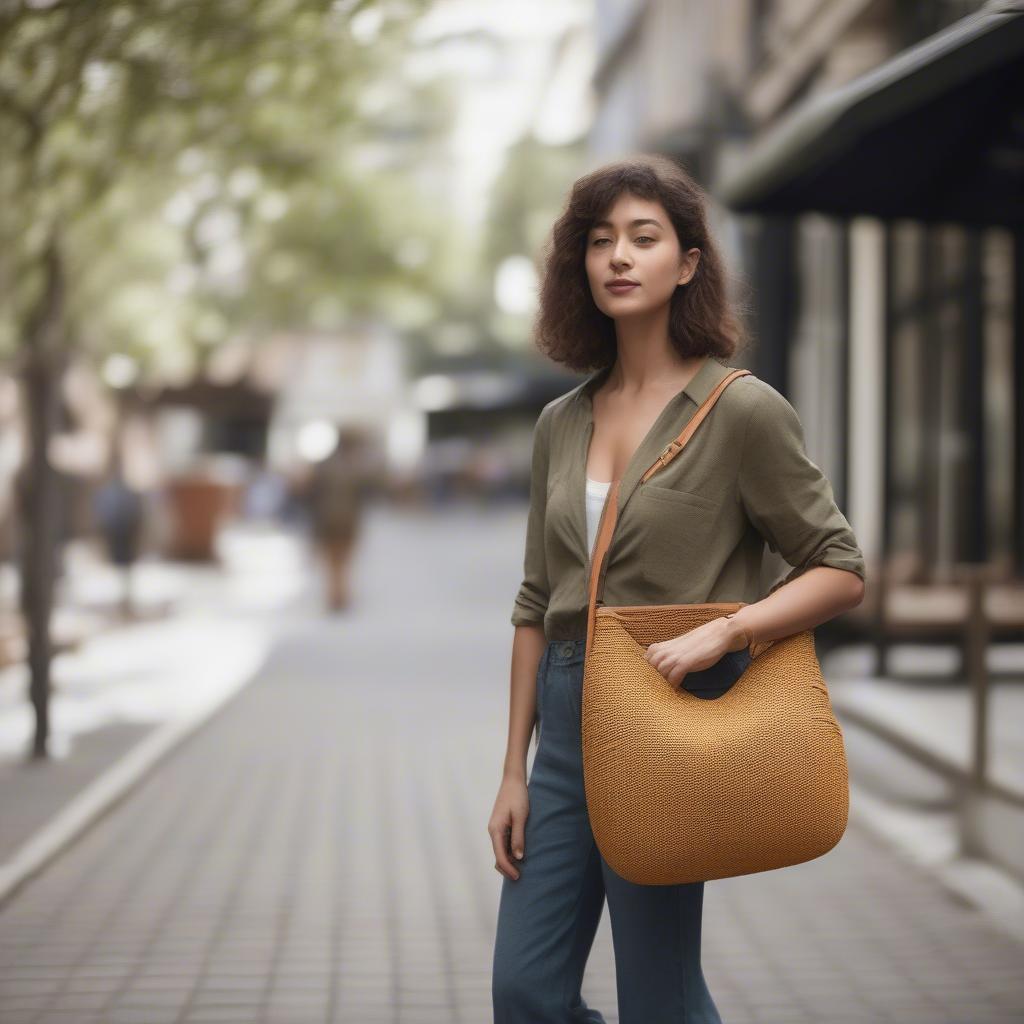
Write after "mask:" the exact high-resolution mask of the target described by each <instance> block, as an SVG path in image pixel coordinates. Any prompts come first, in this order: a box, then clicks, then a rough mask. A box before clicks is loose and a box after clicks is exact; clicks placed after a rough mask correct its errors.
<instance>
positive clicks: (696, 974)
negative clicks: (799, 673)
mask: <svg viewBox="0 0 1024 1024" xmlns="http://www.w3.org/2000/svg"><path fill="white" fill-rule="evenodd" d="M584 645H585V641H584V640H582V639H580V640H568V641H567V640H553V641H550V642H549V643H548V644H547V646H546V648H545V650H544V653H543V655H542V657H541V660H540V665H539V666H538V669H537V714H538V718H539V722H540V733H539V738H538V746H537V750H536V753H535V754H534V760H533V766H532V768H531V770H530V777H529V780H528V782H527V790H528V793H529V797H530V813H529V816H528V817H527V819H526V829H525V839H526V848H525V850H524V857H523V859H522V860H521V861H518V862H516V861H514V860H513V863H518V865H519V872H520V874H519V878H518V879H517V880H516V881H513V880H512V879H510V878H507V877H504V876H503V877H502V883H501V898H500V902H499V907H498V925H497V934H496V937H495V944H494V963H493V974H492V983H491V988H492V998H493V1003H494V1024H577V1022H590V1024H604V1021H605V1018H604V1016H603V1015H602V1014H601V1013H600V1011H598V1010H597V1009H594V1008H591V1007H589V1006H587V1004H586V1002H585V1001H584V999H583V998H582V996H581V994H580V986H581V984H582V981H583V971H584V968H585V966H586V962H587V957H588V955H589V953H590V949H591V946H592V944H593V941H594V935H595V933H596V931H597V926H598V923H599V922H600V919H601V912H602V910H603V907H604V902H605V898H606V897H607V900H608V912H609V915H610V917H611V928H612V941H613V945H614V948H615V978H616V984H617V988H618V1003H619V1006H618V1009H619V1022H620V1024H669V1022H672V1024H721V1017H720V1016H719V1014H718V1010H717V1009H716V1007H715V1003H714V1000H712V998H711V993H710V992H709V991H708V988H707V985H706V983H705V981H704V974H703V971H702V970H701V963H700V931H701V910H702V906H703V899H704V883H703V882H690V883H686V884H683V885H636V884H634V883H632V882H627V881H626V880H625V879H624V878H622V877H621V876H620V875H617V874H616V873H615V872H614V871H613V870H612V869H611V868H610V867H609V866H608V864H607V863H606V862H605V860H604V858H603V857H602V856H601V853H600V851H599V850H598V848H597V844H596V843H595V841H594V836H593V833H592V832H591V830H590V819H589V817H588V815H587V805H586V798H585V796H584V790H583V760H582V741H581V735H580V712H581V706H582V695H583V649H584ZM743 653H744V654H745V652H743ZM726 661H730V667H729V670H728V671H726V666H725V665H724V663H725V662H726ZM743 667H745V663H742V662H737V661H736V660H735V659H733V660H730V656H729V655H727V656H726V657H725V658H723V659H722V661H721V662H719V663H718V665H717V666H714V668H715V669H718V670H719V671H718V677H719V680H720V681H721V680H722V678H723V672H726V675H728V676H729V679H725V680H724V682H723V685H721V686H719V687H718V688H717V689H715V690H713V691H712V690H711V689H707V690H706V691H705V693H703V694H701V695H702V696H711V695H714V696H718V695H720V694H721V693H722V692H724V691H725V690H726V689H728V686H729V685H730V682H729V680H730V679H731V678H732V677H734V676H738V674H739V672H740V671H742V668H743ZM706 672H707V673H708V674H707V675H705V676H703V678H701V676H700V674H699V673H695V674H694V675H693V681H694V684H695V692H697V688H698V687H699V686H700V685H701V683H702V682H707V681H708V680H709V679H711V678H712V675H711V674H712V670H711V669H709V670H706ZM689 681H690V677H689V676H688V677H685V678H684V680H683V685H684V686H685V687H686V688H687V689H689V688H690V687H689V685H687V684H688V683H689ZM682 841H685V839H684V840H682Z"/></svg>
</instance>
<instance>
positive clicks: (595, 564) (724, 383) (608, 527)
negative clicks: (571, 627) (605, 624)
mask: <svg viewBox="0 0 1024 1024" xmlns="http://www.w3.org/2000/svg"><path fill="white" fill-rule="evenodd" d="M750 372H751V371H750V370H733V371H732V373H730V374H728V375H727V376H726V377H723V378H722V380H721V381H720V382H719V383H718V386H717V387H716V388H715V389H714V391H712V392H711V394H710V395H708V397H707V398H705V399H704V401H703V402H702V403H701V405H700V408H698V409H697V411H696V412H695V413H694V414H693V415H692V416H691V417H690V419H689V422H687V424H686V426H685V427H684V428H683V431H682V433H681V434H680V435H679V436H678V437H677V438H676V439H675V440H674V441H669V443H668V444H667V445H665V448H664V449H663V450H662V452H661V454H660V455H659V456H658V457H657V459H655V460H654V462H653V463H652V464H651V466H650V467H649V468H648V469H647V470H646V471H645V472H644V475H643V476H642V477H641V478H640V483H646V482H647V481H648V480H649V479H650V478H651V477H652V476H653V475H654V474H655V473H657V472H658V470H661V469H664V468H665V467H666V466H667V465H668V464H669V463H670V462H671V461H672V460H673V459H674V458H675V457H676V456H677V455H678V454H679V453H680V452H681V451H682V450H683V448H684V447H685V446H686V442H687V441H689V440H690V438H691V437H693V435H694V432H695V431H696V430H697V428H698V427H699V426H700V425H701V423H702V422H703V420H704V417H705V416H707V414H708V413H709V412H711V410H712V409H713V408H714V405H715V402H717V401H718V399H719V397H720V396H721V394H722V392H723V391H724V390H725V389H726V388H727V387H728V386H729V385H730V384H731V383H732V382H733V381H734V380H736V379H737V378H738V377H745V376H746V375H747V374H748V373H750ZM621 482H622V481H621V480H613V481H612V485H611V487H609V488H608V496H607V497H606V498H605V502H604V508H603V509H602V510H601V519H600V522H599V523H598V526H597V537H596V538H595V540H594V550H593V551H592V552H591V555H590V580H589V585H588V591H589V597H588V607H587V645H586V651H585V653H586V654H589V653H590V644H591V641H592V640H593V637H594V622H595V619H596V618H597V590H598V587H599V586H600V583H601V569H602V567H603V566H604V559H605V555H607V553H608V547H609V545H610V544H611V540H612V531H613V530H614V529H615V519H616V516H617V515H618V503H619V484H620V483H621Z"/></svg>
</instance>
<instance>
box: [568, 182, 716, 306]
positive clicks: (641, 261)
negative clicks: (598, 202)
mask: <svg viewBox="0 0 1024 1024" xmlns="http://www.w3.org/2000/svg"><path fill="white" fill-rule="evenodd" d="M699 259H700V250H699V249H690V250H688V251H687V252H685V253H684V252H682V250H681V248H680V244H679V238H678V236H677V235H676V232H675V229H674V228H673V227H672V222H671V220H669V216H668V214H667V213H666V212H665V208H664V207H663V206H662V205H661V203H659V202H657V200H651V199H639V198H637V197H636V196H632V195H628V194H623V195H621V196H619V198H618V199H617V200H616V201H615V204H614V205H613V206H612V208H611V210H610V211H609V212H608V213H607V214H606V215H605V217H603V218H602V219H601V220H600V221H598V222H597V223H595V224H594V225H593V227H591V229H590V232H589V234H588V235H587V259H586V264H587V277H588V279H589V281H590V291H591V294H592V295H593V296H594V301H595V302H596V303H597V308H598V309H600V310H601V312H602V313H605V314H607V315H608V316H610V317H612V318H613V319H616V320H618V319H620V318H621V317H629V316H638V315H644V314H649V313H651V312H653V311H655V310H657V309H660V308H661V307H662V306H664V305H666V304H667V303H668V301H669V300H670V299H671V298H672V293H673V292H674V291H675V290H676V287H677V286H678V285H680V284H685V283H686V282H687V281H689V280H690V278H691V277H692V276H693V274H694V271H696V269H697V262H698V260H699ZM617 278H625V279H627V280H629V281H634V282H636V283H635V285H634V286H633V287H625V288H622V289H618V290H617V289H614V288H609V282H611V281H614V280H616V279H617Z"/></svg>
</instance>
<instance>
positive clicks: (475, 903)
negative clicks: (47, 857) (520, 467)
mask: <svg viewBox="0 0 1024 1024" xmlns="http://www.w3.org/2000/svg"><path fill="white" fill-rule="evenodd" d="M522 528H523V510H521V509H509V510H507V511H497V512H494V513H491V514H484V513H476V514H472V513H465V512H464V513H461V514H459V515H456V516H454V517H449V518H445V517H426V518H422V519H414V518H412V517H411V516H410V515H408V514H407V515H395V514H389V515H387V516H379V517H378V518H376V519H374V520H373V521H372V522H371V523H370V524H369V530H368V535H367V541H366V545H365V547H364V549H363V550H362V551H361V552H360V563H359V571H358V574H357V579H358V580H359V583H360V589H359V604H358V606H357V607H356V608H354V609H353V610H352V612H351V614H350V615H346V616H342V617H338V618H332V617H329V616H327V615H325V614H323V613H321V612H320V611H319V610H318V609H317V607H316V596H317V592H316V590H315V588H311V590H310V592H309V593H308V594H307V595H306V596H305V597H304V598H303V599H302V601H300V602H299V603H298V604H297V605H296V606H295V607H294V608H293V609H291V611H290V613H289V617H288V620H287V622H286V623H285V624H284V628H283V632H282V637H283V639H282V640H281V641H280V642H279V643H278V644H277V645H276V647H275V648H274V650H273V653H272V655H271V657H270V658H269V660H268V662H267V663H266V664H265V665H264V666H263V668H262V669H261V671H260V672H259V674H258V676H257V677H256V679H255V680H254V681H253V682H252V684H251V685H250V686H249V687H248V688H247V689H245V690H244V691H242V693H241V694H239V695H238V696H237V697H236V698H234V699H233V700H232V701H231V702H230V703H229V704H228V705H227V706H226V707H224V708H223V709H222V710H221V711H220V712H219V713H218V714H217V715H216V716H215V717H214V718H213V719H212V720H211V721H210V722H208V723H207V724H206V725H205V726H204V727H203V728H202V729H201V731H200V732H198V733H197V734H196V735H194V736H193V737H191V738H190V739H189V740H187V741H186V742H185V743H184V744H183V745H182V746H181V747H180V748H178V749H177V750H176V751H175V752H174V753H173V754H171V755H170V756H169V757H168V758H167V759H166V760H165V761H164V762H162V763H161V764H160V765H159V766H158V767H157V768H156V769H155V771H154V772H153V773H152V774H151V775H150V776H148V777H147V779H146V780H145V781H144V782H143V783H142V784H141V785H140V786H139V787H138V788H137V789H136V790H134V791H133V792H132V793H131V795H130V796H129V797H128V798H126V799H125V800H124V801H122V802H121V803H120V804H119V805H117V806H116V807H115V808H113V809H112V811H111V812H110V813H109V814H107V815H106V816H105V817H104V818H103V819H102V820H100V821H99V822H97V823H96V824H95V825H94V827H93V828H91V829H90V830H89V831H88V832H87V833H86V834H85V835H84V836H83V837H82V838H81V839H80V840H79V841H78V842H77V843H76V844H75V845H74V846H73V847H72V848H70V849H69V850H68V851H66V852H65V853H64V854H62V855H61V856H60V857H59V858H58V859H57V860H55V861H54V862H53V863H52V864H51V865H50V866H49V867H48V868H47V869H46V870H45V871H44V872H43V873H42V874H40V875H39V876H37V877H36V878H35V879H33V880H31V881H30V882H29V883H27V884H26V885H25V886H24V887H23V888H22V889H21V890H20V891H19V892H18V893H17V894H16V895H15V897H14V898H13V899H12V901H11V902H10V903H9V904H8V905H7V906H6V907H5V908H4V909H3V911H2V912H0V1021H2V1024H56V1022H63V1024H97V1022H102V1024H186V1022H187V1024H213V1022H228V1021H238V1022H265V1024H307V1022H309V1024H334V1022H347V1024H348V1022H351V1024H375V1022H385V1021H386V1022H395V1024H435V1022H436V1024H441V1022H444V1024H485V1022H487V1021H490V1020H491V1009H490V967H491V953H492V949H493V934H494V922H495V914H496V910H497V899H498V892H499V888H500V876H499V875H498V873H497V872H496V871H495V870H494V866H493V855H492V853H491V850H490V843H489V839H488V837H487V834H486V825H487V818H488V816H489V814H490V810H491V806H492V803H493V800H494V795H495V793H496V790H497V784H498V781H499V775H500V768H501V759H502V755H503V751H504V742H505V733H506V727H507V700H508V652H509V645H510V642H511V630H512V627H511V626H510V625H508V623H507V617H508V613H509V610H510V595H511V594H512V593H513V592H514V588H515V586H516V585H517V583H518V579H517V575H518V569H519V559H520V557H521V555H520V550H521V536H522ZM417 558H419V561H418V562H417V561H416V559H417ZM1022 953H1024V950H1022V949H1021V948H1020V947H1018V946H1016V945H1015V944H1014V943H1013V942H1012V941H1010V940H1008V939H1006V938H1004V937H1003V936H1002V935H1001V934H1000V933H998V932H996V931H995V930H994V929H992V928H991V927H990V926H989V924H988V923H987V921H986V920H985V918H984V917H983V916H982V915H981V914H980V913H979V912H978V911H976V910H974V909H972V908H971V907H969V906H967V905H964V904H962V903H961V902H959V901H958V900H957V899H955V898H953V897H951V896H950V895H949V894H948V893H947V892H946V890H944V889H943V888H941V887H940V886H939V885H938V884H937V883H936V882H934V881H933V880H932V879H931V878H930V877H929V876H928V875H926V874H923V873H922V872H921V871H920V869H918V868H917V867H915V866H913V865H911V864H910V863H908V862H906V861H905V860H904V859H903V858H902V857H901V856H900V855H898V854H897V853H895V852H894V851H892V850H891V849H890V848H889V847H888V846H886V845H885V844H884V843H883V842H882V841H880V840H879V839H876V838H875V836H874V835H873V834H872V833H869V832H866V831H865V830H863V829H862V828H861V827H859V826H855V825H852V824H851V826H850V828H849V829H848V831H847V834H846V835H845V836H844V838H843V840H842V842H841V843H840V844H839V846H838V847H836V849H835V850H834V851H832V853H830V854H829V855H828V856H826V857H823V858H819V859H818V860H816V861H813V862H811V863H809V864H806V865H801V866H799V867H795V868H790V869H785V870H782V871H775V872H769V873H765V874H763V875H756V876H747V877H743V878H737V879H728V880H723V881H718V882H710V883H708V885H707V887H706V892H705V909H704V943H703V961H704V965H705V972H706V975H707V978H708V982H709V985H710V987H711V991H712V993H713V994H714V996H715V999H716V1002H717V1003H718V1005H719V1008H720V1010H721V1012H722V1015H723V1019H724V1020H725V1021H727V1022H728V1024H746V1022H751V1024H753V1022H787V1024H800V1022H824V1021H828V1022H835V1024H840V1022H841V1024H846V1022H849V1024H863V1022H897V1021H898V1022H902V1024H911V1022H914V1024H918V1022H919V1024H987V1022H992V1024H995V1022H1002V1024H1010V1022H1017V1021H1020V1020H1022V1019H1024V986H1022V982H1021V963H1022V962H1024V956H1022ZM584 995H585V997H586V998H587V1000H588V1002H589V1003H590V1005H592V1006H596V1007H598V1008H599V1009H601V1010H602V1011H603V1012H604V1013H605V1015H606V1018H607V1020H608V1021H609V1022H610V1024H611V1022H615V1021H617V1020H618V1016H617V1014H616V1010H615V980H614V966H613V949H612V944H611V932H610V928H609V922H608V917H607V914H605V915H604V917H603V918H602V921H601V926H600V929H599V932H598V936H597V940H596V942H595V945H594V949H593V951H592V954H591V959H590V962H589V964H588V969H587V974H586V978H585V983H584Z"/></svg>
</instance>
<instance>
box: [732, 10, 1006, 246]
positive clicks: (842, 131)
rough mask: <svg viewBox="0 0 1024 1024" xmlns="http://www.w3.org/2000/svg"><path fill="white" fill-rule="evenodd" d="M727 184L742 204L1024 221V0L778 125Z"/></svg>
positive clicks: (961, 26)
mask: <svg viewBox="0 0 1024 1024" xmlns="http://www.w3.org/2000/svg"><path fill="white" fill-rule="evenodd" d="M741 163H742V166H741V167H740V168H739V169H738V170H737V171H736V172H735V173H732V174H730V175H728V176H727V177H726V178H725V180H723V181H721V182H719V184H718V186H717V187H716V188H715V190H714V191H715V194H716V195H717V197H718V198H719V199H720V200H721V201H722V202H723V203H724V204H725V205H726V206H728V207H730V208H731V209H733V210H734V211H736V212H737V213H765V214H769V213H780V214H796V213H804V212H809V211H820V212H822V213H826V214H831V215H837V216H856V215H861V214H864V215H870V216H876V217H881V218H885V219H891V218H897V217H908V218H914V219H919V220H925V221H951V222H959V223H975V224H989V225H995V224H1002V225H1008V226H1018V227H1019V226H1021V225H1024V0H999V2H992V0H990V2H989V3H987V4H985V6H984V7H982V8H981V9H980V10H979V11H977V12H975V13H974V14H972V15H969V16H967V17H965V18H962V19H961V20H960V21H958V22H956V23H955V24H953V25H951V26H949V28H947V29H945V30H943V31H942V32H939V33H937V34H935V35H933V36H930V37H929V38H928V39H925V40H924V41H923V42H921V43H918V44H916V45H915V46H913V47H910V48H909V49H907V50H904V51H903V52H902V53H900V54H899V55H897V56H896V57H893V58H892V59H891V60H888V61H886V62H885V63H883V64H881V65H880V66H879V67H877V68H874V69H872V70H871V71H869V72H867V73H865V74H863V75H861V76H859V77H858V78H856V79H854V80H853V81H851V82H848V83H846V84H845V85H843V86H840V87H838V88H836V89H831V90H828V91H827V92H822V93H819V94H816V95H813V96H811V97H810V98H809V99H808V100H807V101H806V103H804V104H801V105H800V106H798V107H796V108H794V109H793V110H792V111H791V112H789V113H788V114H786V115H785V116H784V117H783V119H782V120H780V122H779V123H778V124H777V125H776V126H774V127H771V128H769V129H768V130H767V131H766V133H765V134H764V135H763V136H761V137H760V138H759V139H757V141H755V142H754V143H753V145H752V147H751V149H750V151H749V152H748V153H747V154H746V156H745V157H743V158H741Z"/></svg>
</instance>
